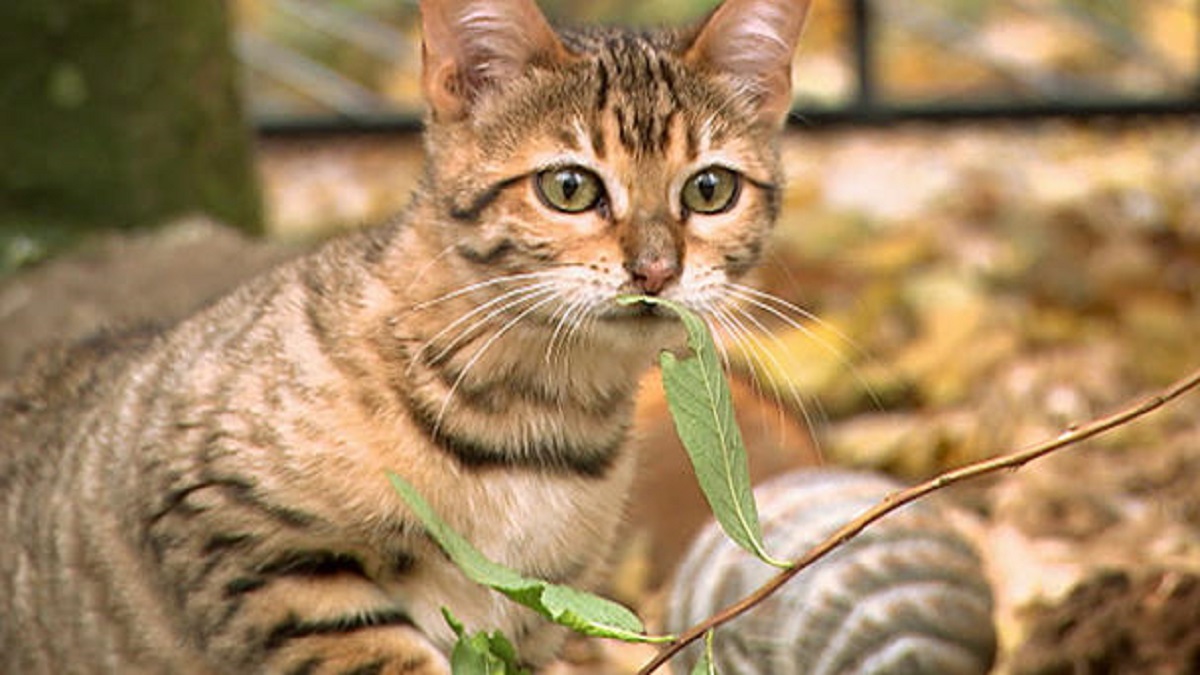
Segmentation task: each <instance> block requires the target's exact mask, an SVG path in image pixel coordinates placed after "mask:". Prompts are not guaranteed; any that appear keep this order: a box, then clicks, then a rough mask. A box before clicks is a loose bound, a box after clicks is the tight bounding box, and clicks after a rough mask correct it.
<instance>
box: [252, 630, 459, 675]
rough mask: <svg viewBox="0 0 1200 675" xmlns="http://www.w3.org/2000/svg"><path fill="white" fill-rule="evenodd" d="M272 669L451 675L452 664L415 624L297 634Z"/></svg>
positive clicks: (315, 674)
mask: <svg viewBox="0 0 1200 675" xmlns="http://www.w3.org/2000/svg"><path fill="white" fill-rule="evenodd" d="M267 672H270V673H304V674H305V675H335V674H343V673H355V674H356V675H401V674H403V675H450V662H449V661H448V660H447V659H446V656H445V655H444V654H442V653H441V652H440V651H438V649H437V648H436V647H434V646H433V643H431V642H430V641H429V639H428V638H427V637H425V636H424V635H423V634H422V633H421V632H420V631H418V630H417V629H415V628H412V627H410V626H377V627H373V628H364V629H360V630H356V631H354V632H353V633H349V634H321V635H310V636H305V637H299V638H295V639H293V640H291V641H289V643H288V644H287V646H286V647H284V648H281V649H280V650H279V651H278V652H277V653H276V654H274V655H273V658H272V659H271V661H270V663H269V667H268V668H267Z"/></svg>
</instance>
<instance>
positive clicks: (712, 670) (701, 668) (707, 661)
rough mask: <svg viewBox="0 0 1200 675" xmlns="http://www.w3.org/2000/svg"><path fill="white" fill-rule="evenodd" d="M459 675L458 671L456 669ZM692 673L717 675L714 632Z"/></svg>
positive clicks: (710, 632)
mask: <svg viewBox="0 0 1200 675" xmlns="http://www.w3.org/2000/svg"><path fill="white" fill-rule="evenodd" d="M454 672H455V674H456V675H457V673H458V671H457V670H456V671H454ZM692 675H717V666H716V664H714V663H713V632H712V631H711V630H710V631H708V632H707V633H705V634H704V652H703V653H701V654H700V658H699V659H698V660H697V661H696V665H694V666H692Z"/></svg>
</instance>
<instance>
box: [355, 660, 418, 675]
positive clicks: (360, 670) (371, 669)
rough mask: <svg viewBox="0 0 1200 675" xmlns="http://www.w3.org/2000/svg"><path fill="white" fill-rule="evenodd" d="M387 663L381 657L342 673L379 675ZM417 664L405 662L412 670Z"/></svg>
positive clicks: (405, 666)
mask: <svg viewBox="0 0 1200 675" xmlns="http://www.w3.org/2000/svg"><path fill="white" fill-rule="evenodd" d="M422 663H424V662H423V661H422ZM387 664H388V663H387V661H385V660H383V659H380V660H378V661H372V662H371V663H367V664H364V665H361V666H358V667H357V668H354V669H353V670H347V671H345V672H344V673H342V674H341V675H379V674H380V673H382V672H383V669H384V667H385V666H387ZM416 665H417V664H415V663H413V664H409V663H405V664H404V669H405V670H412V669H413V668H415V667H416Z"/></svg>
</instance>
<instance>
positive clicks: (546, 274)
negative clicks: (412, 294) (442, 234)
mask: <svg viewBox="0 0 1200 675" xmlns="http://www.w3.org/2000/svg"><path fill="white" fill-rule="evenodd" d="M555 275H556V271H554V270H546V271H542V272H528V273H524V274H509V275H507V276H502V277H493V278H491V279H486V280H484V281H478V282H475V283H473V284H469V285H467V286H464V287H462V288H460V289H458V290H455V291H451V292H449V293H446V294H445V295H440V296H438V297H436V298H433V299H432V300H426V301H424V302H420V303H417V304H415V305H413V306H412V311H416V312H419V311H421V310H424V309H428V308H429V307H432V306H433V305H436V304H438V303H442V302H445V301H447V300H452V299H454V298H457V297H461V296H463V295H466V294H468V293H472V292H474V291H478V290H481V289H484V288H488V287H489V286H495V285H497V284H507V283H511V282H514V281H530V280H534V279H551V278H554V277H555Z"/></svg>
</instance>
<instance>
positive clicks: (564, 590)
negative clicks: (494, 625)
mask: <svg viewBox="0 0 1200 675" xmlns="http://www.w3.org/2000/svg"><path fill="white" fill-rule="evenodd" d="M388 479H389V480H391V482H392V486H393V487H395V488H396V492H398V493H399V494H400V497H401V498H402V499H404V501H405V503H407V504H408V507H409V508H410V509H412V511H413V513H414V514H416V516H417V518H419V519H420V520H421V523H422V524H423V525H424V526H425V529H426V531H428V532H429V536H430V537H432V538H433V540H434V541H436V542H437V544H438V545H439V546H441V547H442V550H443V551H445V552H446V555H448V556H449V557H450V560H452V561H453V562H454V564H455V565H457V566H458V568H459V569H460V570H462V572H463V574H465V575H466V576H467V578H468V579H470V580H472V581H474V582H475V583H478V584H482V585H484V586H487V587H489V588H492V589H494V590H496V591H499V592H500V593H503V594H504V595H506V596H508V597H509V598H510V599H512V600H513V601H515V602H517V603H519V604H521V605H524V606H525V607H528V608H529V609H532V610H533V611H535V612H537V613H539V614H541V615H542V616H544V617H546V618H547V619H549V620H551V621H553V622H555V623H557V624H561V625H563V626H567V627H568V628H571V629H572V630H574V631H576V632H578V633H582V634H583V635H591V636H595V637H605V638H614V639H617V640H623V641H625V642H668V641H670V640H671V639H672V636H649V635H646V634H645V631H646V629H645V627H644V626H643V625H642V622H641V620H640V619H638V618H637V615H636V614H634V613H633V612H631V611H630V610H629V609H627V608H625V607H623V606H622V605H619V604H617V603H615V602H613V601H611V600H607V599H605V598H601V597H599V596H596V595H592V594H591V593H585V592H583V591H580V590H577V589H574V588H570V587H568V586H561V585H558V584H551V583H549V582H546V581H541V580H539V579H530V578H528V577H525V576H522V575H521V574H520V573H518V572H517V571H515V570H512V569H510V568H508V567H505V566H503V565H499V564H497V563H495V562H492V561H491V560H488V559H487V558H486V557H484V555H483V554H482V553H480V552H479V551H478V550H477V549H476V548H475V547H474V546H472V545H471V543H470V542H468V541H467V540H466V539H464V538H463V537H462V535H460V534H458V533H457V532H455V531H454V530H453V529H452V528H451V527H450V526H449V525H447V524H446V523H445V521H443V520H442V519H441V518H440V517H439V516H438V515H437V514H436V513H435V512H434V510H433V508H432V507H431V506H430V505H429V502H427V501H425V499H424V498H423V497H422V496H421V495H420V494H419V493H418V492H417V491H416V489H415V488H414V487H413V486H412V485H411V484H409V483H408V481H406V480H404V479H403V478H401V477H400V476H397V475H396V474H394V473H390V472H389V473H388ZM451 625H453V624H451ZM455 672H456V673H457V672H458V671H455Z"/></svg>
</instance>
